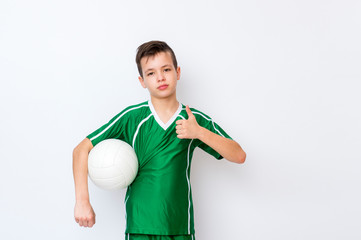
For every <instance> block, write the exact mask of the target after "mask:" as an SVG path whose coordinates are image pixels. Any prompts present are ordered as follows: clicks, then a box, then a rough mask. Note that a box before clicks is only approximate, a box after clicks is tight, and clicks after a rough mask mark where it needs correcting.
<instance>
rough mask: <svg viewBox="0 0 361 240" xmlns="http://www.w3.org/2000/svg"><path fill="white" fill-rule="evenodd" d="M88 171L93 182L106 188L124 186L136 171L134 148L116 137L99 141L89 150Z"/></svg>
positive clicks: (130, 181)
mask: <svg viewBox="0 0 361 240" xmlns="http://www.w3.org/2000/svg"><path fill="white" fill-rule="evenodd" d="M88 172H89V177H90V179H91V180H92V181H93V183H94V184H95V185H96V186H98V187H100V188H103V189H106V190H118V189H122V188H126V187H127V186H128V185H130V184H131V183H132V182H133V180H134V179H135V177H136V175H137V172H138V159H137V156H136V154H135V151H134V149H133V148H132V147H131V146H130V145H129V144H128V143H126V142H124V141H121V140H118V139H107V140H104V141H101V142H100V143H98V144H97V145H95V147H94V148H93V149H92V150H91V151H90V152H89V157H88Z"/></svg>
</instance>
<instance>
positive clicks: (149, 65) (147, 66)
mask: <svg viewBox="0 0 361 240" xmlns="http://www.w3.org/2000/svg"><path fill="white" fill-rule="evenodd" d="M140 64H141V66H142V72H143V77H141V76H139V77H138V79H139V82H140V84H141V85H142V86H143V87H144V88H148V91H149V93H150V95H151V97H155V98H170V97H175V96H176V87H177V81H178V80H179V78H180V67H177V69H175V68H174V65H173V61H172V57H171V55H170V53H169V52H160V53H158V54H156V55H155V56H151V57H143V58H142V59H141V60H140Z"/></svg>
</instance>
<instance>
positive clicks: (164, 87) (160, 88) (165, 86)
mask: <svg viewBox="0 0 361 240" xmlns="http://www.w3.org/2000/svg"><path fill="white" fill-rule="evenodd" d="M167 87H168V85H167V84H164V85H161V86H159V87H158V89H159V90H164V89H166V88H167Z"/></svg>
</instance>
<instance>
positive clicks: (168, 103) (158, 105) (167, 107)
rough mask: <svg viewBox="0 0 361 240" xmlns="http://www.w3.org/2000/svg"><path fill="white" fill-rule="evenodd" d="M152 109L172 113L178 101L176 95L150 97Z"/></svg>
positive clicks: (176, 107) (177, 105)
mask: <svg viewBox="0 0 361 240" xmlns="http://www.w3.org/2000/svg"><path fill="white" fill-rule="evenodd" d="M150 100H151V101H152V104H153V107H154V109H155V110H156V111H157V113H173V112H175V111H176V110H177V109H178V107H179V102H178V100H177V98H176V97H172V98H154V97H151V98H150Z"/></svg>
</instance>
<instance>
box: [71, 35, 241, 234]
mask: <svg viewBox="0 0 361 240" xmlns="http://www.w3.org/2000/svg"><path fill="white" fill-rule="evenodd" d="M136 63H137V66H138V71H139V74H140V76H139V77H138V79H139V82H140V84H141V85H142V86H143V88H147V89H148V91H149V93H150V100H149V101H146V102H143V103H140V104H137V105H133V106H129V107H127V108H125V109H124V110H123V111H122V112H120V113H119V114H118V115H116V116H115V117H114V118H113V119H111V120H110V121H109V122H108V123H106V124H105V125H103V126H102V127H101V128H99V129H98V130H96V131H95V132H93V133H91V134H90V135H88V136H87V137H86V138H85V139H84V140H83V141H82V142H81V143H80V144H79V145H78V146H77V147H76V148H75V149H74V152H73V174H74V182H75V192H76V204H75V210H74V215H75V220H76V222H77V223H78V224H79V225H80V226H84V227H92V226H93V225H94V224H95V213H94V211H93V209H92V206H91V205H90V202H89V193H88V184H87V161H88V153H89V151H90V150H91V149H92V148H93V146H95V145H96V144H97V143H99V142H100V141H102V140H105V139H108V138H117V139H120V140H123V141H125V142H127V143H129V144H130V145H131V146H132V147H133V148H134V150H135V152H136V154H137V157H138V161H139V170H138V174H137V177H136V179H135V180H134V182H133V183H132V184H131V185H130V186H129V187H128V189H127V192H126V196H125V207H126V219H127V225H126V231H125V239H128V240H145V239H148V240H149V239H153V240H156V239H157V240H194V239H195V238H194V222H193V205H192V194H191V187H190V179H189V176H190V164H191V158H192V155H193V151H194V149H195V148H196V147H200V148H202V149H203V150H204V151H206V152H208V153H210V154H211V155H213V156H214V157H216V158H217V159H222V158H223V157H224V158H226V159H228V160H229V161H232V162H236V163H243V162H244V161H245V158H246V154H245V152H244V151H243V150H242V148H241V146H240V145H239V144H238V143H237V142H235V141H233V140H232V139H231V137H230V136H229V135H228V134H227V133H226V132H224V131H223V130H222V129H221V128H220V127H219V126H218V125H217V124H216V123H214V122H213V120H212V119H211V118H210V117H208V116H207V115H205V114H204V113H202V112H200V111H198V110H196V109H193V108H192V109H190V108H189V107H188V105H187V106H184V105H183V104H181V103H179V102H178V100H177V98H176V86H177V81H178V80H179V79H180V67H179V66H178V65H177V60H176V57H175V55H174V52H173V50H172V49H171V48H170V47H169V46H168V45H167V44H166V43H165V42H161V41H150V42H147V43H144V44H142V45H141V46H139V47H138V52H137V56H136Z"/></svg>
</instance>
